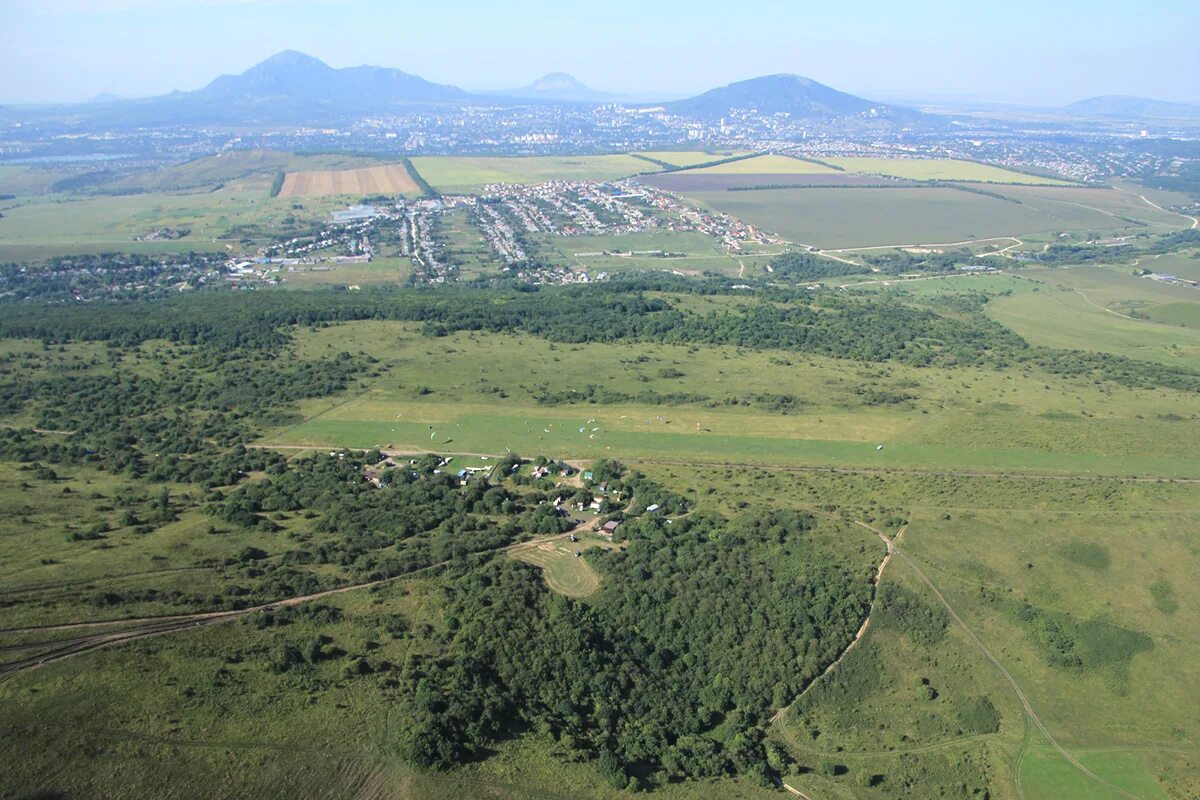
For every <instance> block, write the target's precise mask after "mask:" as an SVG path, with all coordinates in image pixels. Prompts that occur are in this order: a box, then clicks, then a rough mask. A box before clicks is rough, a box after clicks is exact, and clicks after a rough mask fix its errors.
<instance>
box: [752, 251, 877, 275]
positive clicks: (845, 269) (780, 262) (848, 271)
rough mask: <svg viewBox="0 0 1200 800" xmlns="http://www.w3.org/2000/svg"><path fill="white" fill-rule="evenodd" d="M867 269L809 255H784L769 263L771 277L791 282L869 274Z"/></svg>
mask: <svg viewBox="0 0 1200 800" xmlns="http://www.w3.org/2000/svg"><path fill="white" fill-rule="evenodd" d="M870 271H871V270H870V269H868V268H867V267H859V266H855V265H854V264H847V263H845V262H843V261H834V260H832V259H829V258H820V257H819V256H814V255H811V254H809V253H784V254H783V255H781V256H779V257H778V258H776V259H775V260H774V261H772V262H771V276H772V277H773V278H775V279H785V280H792V281H819V280H823V279H825V278H838V277H841V276H843V275H861V274H862V273H864V272H870Z"/></svg>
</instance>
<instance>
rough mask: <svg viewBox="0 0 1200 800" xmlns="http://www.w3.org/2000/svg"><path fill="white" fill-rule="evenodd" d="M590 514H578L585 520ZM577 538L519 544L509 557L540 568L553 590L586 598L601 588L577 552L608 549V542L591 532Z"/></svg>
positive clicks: (582, 533) (594, 574) (588, 565)
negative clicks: (598, 548)
mask: <svg viewBox="0 0 1200 800" xmlns="http://www.w3.org/2000/svg"><path fill="white" fill-rule="evenodd" d="M591 513H592V512H590V511H588V512H587V513H586V514H584V512H577V514H578V515H582V516H585V517H586V516H591ZM577 538H578V541H577V542H571V541H570V540H567V539H564V538H559V539H555V540H554V541H552V542H542V543H539V544H528V545H522V546H520V547H516V548H513V551H512V552H511V553H510V554H509V556H510V557H511V558H515V559H518V560H519V561H524V562H526V563H527V564H533V565H534V566H535V567H538V568H540V569H541V570H542V575H543V577H545V579H546V585H547V586H549V587H550V588H551V589H552V590H553V591H555V592H558V593H559V594H562V595H566V596H567V597H587V596H588V595H590V594H592V593H593V592H595V591H596V589H597V588H598V587H599V586H600V576H599V575H597V574H596V570H595V569H593V568H592V566H591V565H590V564H588V562H587V560H586V559H584V558H583V557H582V556H580V555H577V553H582V552H583V551H584V550H587V549H588V548H592V547H606V546H609V542H608V541H607V540H606V539H603V538H601V537H599V536H597V535H595V534H592V533H584V532H580V533H579V534H578V536H577Z"/></svg>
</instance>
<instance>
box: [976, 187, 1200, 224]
mask: <svg viewBox="0 0 1200 800" xmlns="http://www.w3.org/2000/svg"><path fill="white" fill-rule="evenodd" d="M988 191H989V192H995V193H996V194H999V195H1002V196H1004V197H1008V198H1011V199H1013V200H1016V201H1019V202H1020V203H1021V204H1022V205H1025V206H1028V207H1030V208H1032V209H1036V210H1038V211H1039V212H1041V213H1043V214H1046V215H1047V216H1048V217H1049V218H1051V219H1057V220H1060V221H1061V224H1062V228H1061V230H1064V231H1067V230H1078V229H1083V228H1093V227H1094V228H1095V230H1097V231H1103V230H1105V229H1110V230H1112V231H1114V232H1116V231H1118V230H1120V231H1121V232H1123V233H1126V234H1136V233H1165V232H1169V231H1172V230H1180V229H1183V228H1186V227H1188V224H1189V223H1187V221H1186V220H1185V219H1184V218H1183V217H1181V216H1179V215H1177V214H1172V213H1171V212H1169V211H1162V210H1160V209H1157V208H1154V207H1153V206H1151V205H1148V204H1147V203H1146V202H1145V201H1144V200H1142V199H1141V198H1140V197H1138V196H1137V195H1136V194H1133V193H1130V192H1123V191H1120V190H1118V189H1108V188H1099V187H1090V186H1088V187H1083V186H1066V187H1055V186H995V187H988ZM1097 214H1100V215H1103V216H1106V217H1108V221H1107V222H1106V223H1103V224H1098V223H1097V221H1096V215H1097ZM1122 226H1124V228H1123V229H1122Z"/></svg>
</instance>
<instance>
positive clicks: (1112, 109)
mask: <svg viewBox="0 0 1200 800" xmlns="http://www.w3.org/2000/svg"><path fill="white" fill-rule="evenodd" d="M1066 110H1067V111H1068V112H1070V113H1072V114H1082V115H1084V116H1089V117H1123V118H1125V119H1200V105H1188V104H1186V103H1170V102H1167V101H1165V100H1151V99H1149V98H1146V97H1131V96H1129V95H1119V94H1110V95H1102V96H1100V97H1090V98H1088V99H1087V100H1080V101H1078V102H1075V103H1071V104H1070V105H1069V106H1067V107H1066Z"/></svg>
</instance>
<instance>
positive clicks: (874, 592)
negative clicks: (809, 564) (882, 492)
mask: <svg viewBox="0 0 1200 800" xmlns="http://www.w3.org/2000/svg"><path fill="white" fill-rule="evenodd" d="M854 524H855V525H859V526H861V527H863V528H866V529H867V530H869V531H871V532H872V533H874V534H876V535H877V536H878V537H879V538H880V539H882V540H883V543H884V545H885V546H886V547H887V554H886V555H885V556H884V557H883V561H881V562H879V569H878V570H876V571H875V585H874V587H873V588H872V589H871V605H870V606H869V607H868V608H867V616H866V617H864V618H863V621H862V625H860V626H859V627H858V632H857V633H855V634H854V638H853V639H851V640H850V644H848V645H846V649H844V650H842V652H841V653H840V654H839V655H838V657H837V658H836V659H834V660H833V662H832V663H831V664H830V665H829V666H828V667H826V668H825V671H824V672H822V673H821V674H820V675H818V676H817V677H815V678H813V679H812V680H811V681H809V682H808V685H807V686H805V687H804V689H803V691H801V692H800V694H798V695H796V697H795V698H794V699H793V700H792V702H790V703H788V704H787V705H786V706H784V707H783V708H781V709H779V710H778V711H776V712H775V713H774V715H772V716H771V720H770V721H771V723H776V722H779V721H780V720H782V719H783V718H784V716H786V715H787V713H788V711H790V710H791V708H792V706H794V705H796V703H798V702H799V701H800V698H802V697H804V695H806V694H807V693H808V690H809V689H811V688H812V687H813V686H816V685H817V683H819V682H820V681H821V679H822V678H824V677H825V676H826V675H828V674H829V673H831V672H833V671H834V670H835V669H837V666H838V664H841V663H842V661H843V660H844V659H845V658H846V656H847V655H849V654H850V651H851V650H853V649H854V646H855V645H857V644H858V642H859V640H860V639H862V638H863V637H864V636H866V634H867V630H868V629H869V628H870V627H871V615H872V614H874V613H875V603H876V602H878V600H879V581H880V580H882V579H883V571H884V570H885V569H887V565H888V564H890V563H891V561H892V556H893V555H895V542H898V541H900V537H901V536H903V535H904V531H905V530H906V529H907V527H908V526H907V525H906V526H905V527H904V528H901V529H900V532H899V533H897V534H896V538H895V539H889V538H888V537H887V536H885V535H884V534H883V532H882V531H879V530H877V529H875V528H872V527H871V526H870V525H868V524H867V523H865V522H859V521H858V520H855V521H854Z"/></svg>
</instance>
